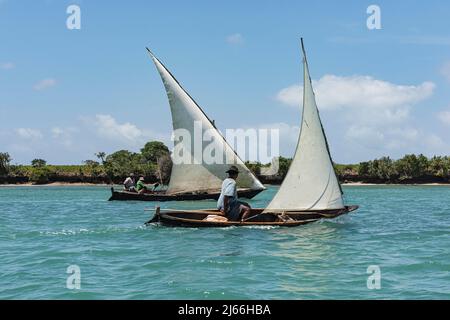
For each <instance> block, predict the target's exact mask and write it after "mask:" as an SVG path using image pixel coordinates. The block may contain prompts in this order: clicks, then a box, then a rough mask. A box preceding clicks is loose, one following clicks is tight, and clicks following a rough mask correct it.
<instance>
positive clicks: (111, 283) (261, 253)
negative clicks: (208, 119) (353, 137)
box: [0, 186, 450, 299]
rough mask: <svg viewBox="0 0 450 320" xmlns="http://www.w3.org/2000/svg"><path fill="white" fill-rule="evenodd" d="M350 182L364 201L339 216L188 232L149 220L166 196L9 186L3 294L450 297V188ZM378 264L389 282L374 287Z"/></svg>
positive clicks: (0, 235)
mask: <svg viewBox="0 0 450 320" xmlns="http://www.w3.org/2000/svg"><path fill="white" fill-rule="evenodd" d="M276 189H277V187H269V189H268V190H266V191H265V192H263V193H261V194H260V195H258V196H257V197H255V198H254V199H253V200H251V201H250V203H251V204H252V205H253V206H254V207H263V206H265V205H266V204H267V203H268V202H269V201H270V199H271V198H272V197H273V195H274V192H276ZM344 191H345V194H346V202H347V203H348V204H359V205H360V209H359V210H358V211H357V212H356V213H355V214H351V215H347V216H343V217H340V218H338V219H336V220H327V221H320V222H317V223H313V224H310V225H306V226H301V227H296V228H279V227H278V228H277V227H275V228H273V227H272V228H267V227H266V228H263V227H245V228H242V227H241V228H237V227H231V228H224V229H183V228H168V227H161V226H150V227H144V226H143V223H144V222H145V221H146V220H148V219H149V217H150V215H151V213H150V212H146V211H144V208H148V207H154V205H155V204H154V203H148V202H147V203H146V202H118V201H113V202H108V201H106V200H107V199H108V197H109V195H110V191H109V188H108V187H91V186H89V187H75V186H67V187H0V299H388V298H392V299H438V298H441V299H449V298H450V187H448V186H356V187H351V186H348V187H344ZM160 205H161V207H163V208H197V207H202V208H208V207H212V206H214V202H211V201H202V202H168V203H161V204H160ZM70 265H77V266H78V267H79V268H80V273H81V288H80V289H79V290H76V289H75V290H70V289H68V288H67V287H66V280H67V277H68V276H69V274H68V273H67V268H68V267H69V266H70ZM370 265H376V266H378V267H379V268H380V271H381V282H380V283H381V288H380V289H372V290H370V289H368V288H367V279H368V277H369V276H370V274H368V273H367V268H368V267H369V266H370Z"/></svg>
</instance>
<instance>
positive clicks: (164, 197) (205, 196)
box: [108, 188, 264, 201]
mask: <svg viewBox="0 0 450 320" xmlns="http://www.w3.org/2000/svg"><path fill="white" fill-rule="evenodd" d="M263 190H264V189H261V190H250V189H243V190H238V197H239V198H247V199H251V198H253V197H254V196H256V195H257V194H258V193H260V192H261V191H263ZM219 196H220V193H219V192H215V193H198V194H195V193H180V194H175V195H168V194H165V192H164V191H156V192H154V193H143V194H140V193H137V192H128V191H115V190H114V188H111V197H110V198H109V199H108V200H109V201H112V200H120V201H127V200H131V201H192V200H217V199H219Z"/></svg>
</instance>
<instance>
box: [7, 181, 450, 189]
mask: <svg viewBox="0 0 450 320" xmlns="http://www.w3.org/2000/svg"><path fill="white" fill-rule="evenodd" d="M341 185H343V186H351V187H355V186H362V187H363V186H450V183H410V184H400V183H397V184H396V183H363V182H348V183H342V184H341ZM60 186H65V187H66V186H74V187H76V186H78V187H80V186H100V187H113V186H120V185H116V184H106V183H86V182H73V183H72V182H52V183H47V184H38V185H36V184H32V183H30V182H28V183H20V184H0V188H1V187H60Z"/></svg>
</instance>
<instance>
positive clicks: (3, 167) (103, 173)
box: [0, 141, 172, 184]
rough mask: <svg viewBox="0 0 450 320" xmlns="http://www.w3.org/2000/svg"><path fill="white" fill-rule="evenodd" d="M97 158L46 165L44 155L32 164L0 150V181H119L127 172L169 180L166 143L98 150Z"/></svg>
mask: <svg viewBox="0 0 450 320" xmlns="http://www.w3.org/2000/svg"><path fill="white" fill-rule="evenodd" d="M95 156H96V157H97V158H98V159H99V160H100V162H99V161H95V160H92V159H90V160H86V161H83V165H48V164H47V162H46V161H45V160H44V159H33V160H32V161H31V165H12V164H11V161H12V158H11V156H10V155H9V154H8V153H6V152H2V153H0V179H1V180H0V182H7V181H10V180H12V181H20V182H28V181H29V182H33V183H36V184H44V183H48V182H50V181H54V182H56V181H61V180H63V181H69V182H74V181H90V182H116V183H118V182H121V181H122V180H123V179H124V178H125V177H126V176H128V175H129V174H130V173H133V174H135V175H140V176H144V177H146V180H149V181H151V180H156V181H159V182H162V183H164V184H166V183H168V180H169V178H170V172H171V169H172V161H171V158H170V152H169V149H168V148H167V146H166V145H165V144H164V143H162V142H159V141H149V142H147V143H146V144H145V145H144V147H143V148H142V149H141V150H140V152H131V151H128V150H119V151H116V152H113V153H111V154H109V155H107V154H106V153H105V152H98V153H96V154H95Z"/></svg>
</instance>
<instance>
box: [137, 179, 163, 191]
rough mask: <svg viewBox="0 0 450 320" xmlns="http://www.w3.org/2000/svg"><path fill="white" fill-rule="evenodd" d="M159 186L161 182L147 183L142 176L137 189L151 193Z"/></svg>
mask: <svg viewBox="0 0 450 320" xmlns="http://www.w3.org/2000/svg"><path fill="white" fill-rule="evenodd" d="M158 186H159V183H154V184H150V185H148V186H147V185H145V183H144V177H140V178H139V181H138V183H137V184H136V190H137V192H138V193H151V192H153V191H155V188H156V187H158Z"/></svg>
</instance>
